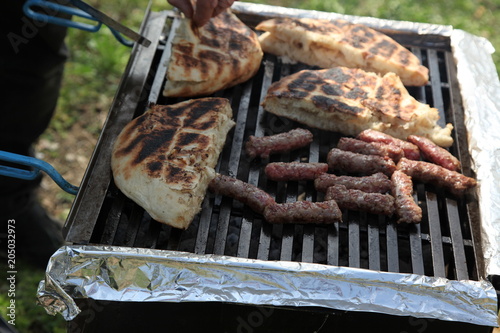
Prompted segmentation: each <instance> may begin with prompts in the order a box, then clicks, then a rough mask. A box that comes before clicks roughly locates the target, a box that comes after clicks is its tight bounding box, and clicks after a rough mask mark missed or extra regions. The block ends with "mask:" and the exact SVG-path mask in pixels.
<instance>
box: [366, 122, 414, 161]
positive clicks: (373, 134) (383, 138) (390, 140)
mask: <svg viewBox="0 0 500 333" xmlns="http://www.w3.org/2000/svg"><path fill="white" fill-rule="evenodd" d="M357 138H358V139H359V140H362V141H365V142H381V143H385V144H387V145H394V146H397V147H400V148H401V149H403V151H404V155H405V157H406V158H407V159H410V160H419V159H420V151H419V150H418V147H417V146H415V145H414V144H413V143H411V142H408V141H404V140H401V139H397V138H395V137H393V136H391V135H389V134H385V133H382V132H379V131H375V130H371V129H367V130H364V131H363V132H361V133H359V134H358V136H357Z"/></svg>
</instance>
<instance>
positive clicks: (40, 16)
mask: <svg viewBox="0 0 500 333" xmlns="http://www.w3.org/2000/svg"><path fill="white" fill-rule="evenodd" d="M73 1H76V0H70V2H73ZM35 7H38V8H44V9H45V10H46V13H64V14H68V15H71V16H76V17H80V18H83V19H86V20H89V21H93V22H95V24H91V23H85V22H78V21H73V20H72V19H65V18H61V17H57V16H53V15H50V14H44V13H40V12H36V11H35V10H33V8H35ZM23 11H24V13H25V14H26V16H28V17H30V18H32V19H33V20H37V21H41V22H47V23H52V24H57V25H61V26H64V27H68V28H76V29H80V30H85V31H89V32H97V31H99V29H101V26H102V22H101V21H100V20H99V19H97V18H95V17H94V16H92V15H90V14H89V13H87V12H86V11H84V10H81V9H78V8H74V7H69V6H64V5H60V4H57V3H53V2H49V1H47V0H28V1H26V2H25V3H24V6H23ZM108 28H109V30H111V33H112V34H113V36H115V38H116V39H117V40H118V41H119V42H120V43H122V44H123V45H125V46H128V47H132V46H133V45H134V43H133V42H132V41H130V40H127V39H125V38H124V37H123V36H122V35H121V34H120V33H119V32H118V31H116V30H115V29H113V28H111V27H108Z"/></svg>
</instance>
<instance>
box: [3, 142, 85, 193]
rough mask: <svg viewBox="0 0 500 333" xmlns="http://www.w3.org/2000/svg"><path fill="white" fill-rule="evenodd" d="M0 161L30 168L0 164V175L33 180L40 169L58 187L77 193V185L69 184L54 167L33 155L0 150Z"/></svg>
mask: <svg viewBox="0 0 500 333" xmlns="http://www.w3.org/2000/svg"><path fill="white" fill-rule="evenodd" d="M0 161H4V162H9V163H14V164H17V165H25V166H28V167H30V170H25V169H21V168H18V167H15V166H6V165H1V164H0V176H7V177H13V178H19V179H24V180H33V179H35V178H37V177H38V175H39V174H40V172H41V171H44V172H45V173H46V174H48V175H49V176H50V178H52V179H53V180H54V181H55V182H56V184H57V185H59V187H61V188H62V189H63V190H64V191H66V192H68V193H70V194H73V195H75V194H77V193H78V186H75V185H71V184H70V183H69V182H68V181H66V180H65V179H64V178H63V177H62V176H61V174H59V172H57V171H56V169H54V167H53V166H52V165H50V164H49V163H47V162H45V161H42V160H39V159H37V158H34V157H29V156H24V155H19V154H13V153H9V152H6V151H2V150H0Z"/></svg>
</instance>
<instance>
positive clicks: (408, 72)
mask: <svg viewBox="0 0 500 333" xmlns="http://www.w3.org/2000/svg"><path fill="white" fill-rule="evenodd" d="M256 29H257V30H263V31H266V32H265V33H264V34H262V35H261V36H260V37H259V40H260V43H261V46H262V49H263V50H264V52H267V53H271V54H275V55H278V56H284V57H286V58H289V59H291V60H293V61H300V62H303V63H305V64H308V65H310V66H318V67H320V68H325V69H326V68H332V67H336V66H343V67H350V68H361V69H364V70H366V71H371V72H375V73H379V74H382V75H383V74H386V73H389V72H393V73H396V74H397V75H398V76H399V77H400V78H401V81H402V82H403V83H404V84H405V85H410V86H423V85H425V84H426V83H427V82H428V80H429V70H428V69H427V68H426V67H424V66H422V65H421V63H420V60H419V59H418V58H417V57H416V56H415V55H414V54H413V53H412V52H410V51H409V50H408V49H406V48H405V47H403V46H402V45H400V44H399V43H398V42H396V41H395V40H394V39H392V38H390V37H389V36H387V35H385V34H383V33H381V32H378V31H376V30H374V29H371V28H369V27H367V26H364V25H361V24H353V23H350V22H348V21H345V20H341V19H338V20H334V21H329V20H321V19H311V18H275V19H271V20H267V21H264V22H261V23H260V24H258V25H257V27H256Z"/></svg>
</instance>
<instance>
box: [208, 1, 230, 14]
mask: <svg viewBox="0 0 500 333" xmlns="http://www.w3.org/2000/svg"><path fill="white" fill-rule="evenodd" d="M233 3H234V0H219V3H218V4H217V7H215V9H214V11H213V13H212V17H215V16H217V15H219V14H220V13H222V12H223V11H225V10H226V9H228V8H229V7H231V6H232V5H233Z"/></svg>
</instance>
